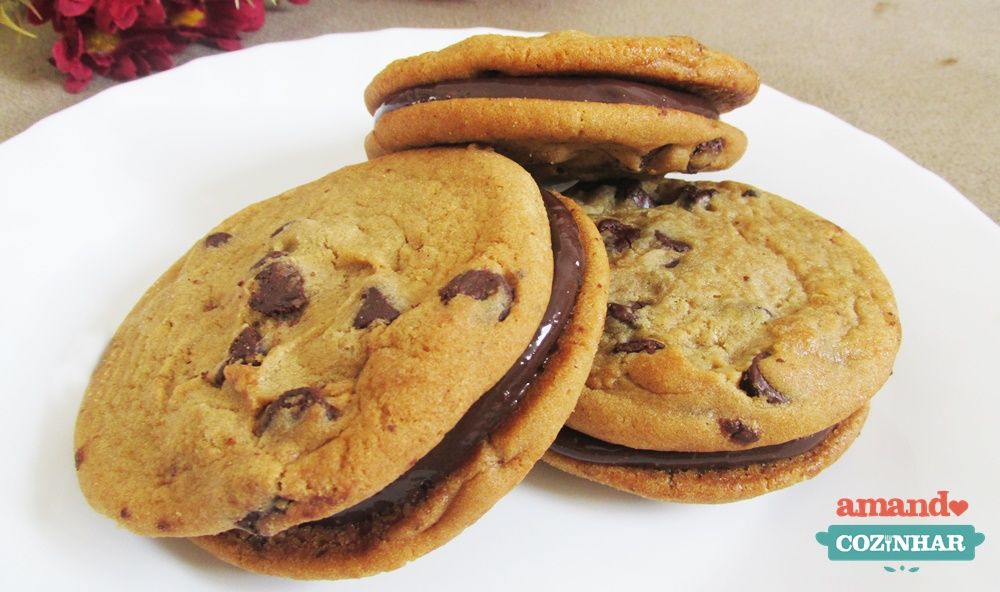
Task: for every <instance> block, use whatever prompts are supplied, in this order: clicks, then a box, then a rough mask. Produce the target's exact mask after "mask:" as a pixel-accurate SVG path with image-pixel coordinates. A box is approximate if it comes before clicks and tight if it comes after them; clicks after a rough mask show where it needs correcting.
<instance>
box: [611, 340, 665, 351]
mask: <svg viewBox="0 0 1000 592" xmlns="http://www.w3.org/2000/svg"><path fill="white" fill-rule="evenodd" d="M664 347H666V346H665V345H663V344H662V343H661V342H659V341H657V340H655V339H633V340H632V341H626V342H624V343H616V344H615V346H614V348H612V349H611V353H614V354H635V353H639V352H643V353H647V354H651V353H653V352H655V351H656V350H658V349H663V348H664Z"/></svg>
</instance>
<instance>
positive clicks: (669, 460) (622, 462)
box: [549, 426, 837, 470]
mask: <svg viewBox="0 0 1000 592" xmlns="http://www.w3.org/2000/svg"><path fill="white" fill-rule="evenodd" d="M835 427H837V426H831V427H829V428H826V429H825V430H821V431H819V432H816V433H815V434H811V435H809V436H805V437H803V438H797V439H795V440H790V441H788V442H782V443H781V444H774V445H772V446H760V447H758V448H749V449H746V450H735V451H730V450H725V451H719V452H675V451H667V452H665V451H660V450H643V449H639V448H629V447H627V446H622V445H620V444H612V443H611V442H605V441H604V440H598V439H597V438H594V437H593V436H588V435H587V434H584V433H581V432H578V431H576V430H574V429H571V428H563V429H562V430H561V431H560V432H559V436H558V437H557V438H556V441H555V442H554V443H553V444H552V447H551V448H550V449H549V450H551V451H552V452H555V453H557V454H561V455H563V456H565V457H567V458H572V459H574V460H580V461H583V462H589V463H594V464H600V465H617V466H627V467H640V468H649V469H666V470H684V469H729V468H734V467H745V466H747V465H752V464H756V463H765V462H772V461H776V460H781V459H785V458H791V457H793V456H798V455H800V454H802V453H804V452H808V451H810V450H812V449H813V448H815V447H816V446H818V445H819V444H820V443H822V442H823V440H825V439H826V437H827V436H829V435H830V432H832V431H833V429H834V428H835Z"/></svg>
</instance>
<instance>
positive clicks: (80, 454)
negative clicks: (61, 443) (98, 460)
mask: <svg viewBox="0 0 1000 592" xmlns="http://www.w3.org/2000/svg"><path fill="white" fill-rule="evenodd" d="M73 460H74V462H75V463H76V468H77V469H79V468H80V465H82V464H83V461H85V460H87V453H86V452H84V450H83V446H81V447H79V448H77V449H76V454H74V455H73Z"/></svg>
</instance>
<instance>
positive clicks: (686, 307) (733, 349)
mask: <svg viewBox="0 0 1000 592" xmlns="http://www.w3.org/2000/svg"><path fill="white" fill-rule="evenodd" d="M567 193H568V194H572V195H573V196H574V197H575V198H577V199H579V200H581V202H582V203H583V204H585V206H584V207H585V208H586V209H587V211H588V213H589V214H590V215H591V217H592V219H593V220H594V222H595V223H596V225H597V228H598V229H599V230H600V232H601V234H602V235H603V237H604V241H605V245H606V248H607V252H608V257H609V260H610V265H611V288H610V294H609V304H608V314H607V320H606V324H605V328H604V335H603V337H602V338H601V344H600V347H599V348H598V353H597V357H596V359H595V361H594V365H593V367H592V369H591V372H590V376H589V377H588V379H587V386H586V387H585V388H584V391H583V393H582V394H581V396H580V400H579V403H578V404H577V407H576V410H575V411H574V413H573V415H572V416H571V417H570V419H569V421H568V422H567V426H566V428H564V429H563V431H562V432H561V433H560V435H559V437H558V438H557V439H556V442H555V444H554V445H553V447H552V448H551V450H550V452H549V453H548V454H547V455H546V456H545V461H546V462H548V463H549V464H551V465H553V466H555V467H558V468H560V469H562V470H564V471H567V472H569V473H572V474H575V475H578V476H581V477H585V478H587V479H590V480H593V481H596V482H599V483H604V484H606V485H610V486H612V487H615V488H618V489H622V490H625V491H629V492H632V493H635V494H638V495H641V496H645V497H649V498H655V499H663V500H677V501H684V502H727V501H733V500H738V499H743V498H748V497H753V496H757V495H760V494H763V493H767V492H769V491H773V490H776V489H780V488H783V487H786V486H789V485H791V484H794V483H796V482H799V481H802V480H804V479H808V478H811V477H813V476H815V475H816V474H817V473H819V472H820V471H821V470H823V469H824V468H825V467H827V466H829V465H830V464H831V463H833V462H834V461H835V460H836V459H837V458H838V457H839V456H840V455H841V454H843V452H844V451H845V450H846V449H847V448H848V446H850V444H851V443H852V442H853V441H854V439H855V438H856V437H857V436H858V433H859V432H860V430H861V427H862V425H863V424H864V421H865V417H866V415H867V413H868V402H869V400H870V399H871V398H872V396H873V395H875V393H876V392H877V391H878V390H879V388H880V387H881V386H882V384H883V383H884V382H885V381H886V379H887V378H888V377H889V375H890V373H891V371H892V365H893V361H894V358H895V355H896V352H897V350H898V348H899V342H900V324H899V319H898V316H897V310H896V304H895V301H894V298H893V294H892V290H891V288H890V286H889V283H888V282H887V280H886V278H885V276H884V275H883V274H882V272H881V271H880V269H879V267H878V265H877V264H876V262H875V261H874V260H873V259H872V257H871V255H869V253H868V252H867V251H866V250H865V248H864V247H863V246H862V245H861V244H859V243H858V242H857V241H856V240H855V239H854V238H852V237H851V236H850V235H849V234H848V233H847V232H846V231H844V230H843V229H842V228H840V227H838V226H837V225H835V224H833V223H832V222H829V221H827V220H825V219H823V218H821V217H820V216H817V215H816V214H813V213H812V212H810V211H808V210H806V209H805V208H802V207H800V206H797V205H795V204H793V203H791V202H789V201H786V200H784V199H782V198H780V197H778V196H776V195H772V194H770V193H767V192H765V191H762V190H760V189H756V188H754V187H750V186H748V185H743V184H740V183H733V182H724V183H711V182H694V183H689V182H686V181H681V180H669V179H668V180H660V181H647V182H641V183H640V182H636V181H628V180H626V181H622V182H616V183H592V184H580V185H578V186H576V187H575V188H573V189H571V190H569V191H568V192H567Z"/></svg>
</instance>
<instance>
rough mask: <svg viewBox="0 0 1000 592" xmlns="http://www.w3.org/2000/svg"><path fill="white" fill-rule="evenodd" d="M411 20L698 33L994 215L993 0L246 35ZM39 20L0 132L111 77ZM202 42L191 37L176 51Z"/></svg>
mask: <svg viewBox="0 0 1000 592" xmlns="http://www.w3.org/2000/svg"><path fill="white" fill-rule="evenodd" d="M261 1H263V0H261ZM403 26H405V27H471V26H494V27H501V28H509V29H520V30H528V31H544V30H556V29H569V28H572V29H580V30H584V31H588V32H591V33H595V34H608V35H627V34H643V35H665V34H686V35H692V36H694V37H697V38H698V39H699V40H701V41H702V42H704V43H705V44H707V45H709V46H711V47H713V48H716V49H720V50H723V51H728V52H730V53H733V54H735V55H737V56H739V57H741V58H742V59H744V60H746V61H747V62H749V63H750V64H752V65H753V66H755V67H756V68H757V70H758V71H759V72H760V74H761V79H762V80H763V81H764V82H765V83H767V84H769V85H771V86H773V87H775V88H777V89H779V90H781V91H783V92H786V93H788V94H790V95H792V96H795V97H797V98H799V99H802V100H804V101H807V102H809V103H813V104H815V105H818V106H820V107H822V108H824V109H826V110H828V111H830V112H832V113H834V114H835V115H837V116H839V117H841V118H842V119H845V120H847V121H848V122H850V123H852V124H854V125H856V126H857V127H859V128H861V129H863V130H865V131H868V132H870V133H872V134H875V135H877V136H879V137H881V138H883V139H885V140H886V141H888V142H889V143H890V144H892V145H893V146H895V147H896V148H898V149H899V150H901V151H902V152H904V153H905V154H907V155H909V156H910V157H911V158H912V159H914V160H915V161H917V162H918V163H920V164H922V165H924V166H925V167H927V168H929V169H931V170H933V171H934V172H936V173H938V174H939V175H941V176H943V177H944V178H945V179H947V180H948V181H949V182H951V183H952V184H953V185H954V186H955V187H957V188H958V189H959V190H960V191H961V192H962V193H964V194H965V195H966V196H967V197H968V198H969V199H970V200H972V201H973V202H974V203H975V204H976V205H977V206H979V208H981V209H982V210H984V211H985V212H986V213H987V214H988V215H990V216H991V217H992V218H993V220H995V221H997V220H1000V190H998V189H997V188H998V187H1000V166H997V165H996V164H995V161H996V155H997V154H1000V108H998V106H997V105H998V100H997V96H996V95H997V93H998V89H1000V4H998V3H997V2H996V1H995V0H970V1H964V2H963V1H958V2H935V1H933V0H914V1H910V2H907V1H904V0H898V1H895V2H890V1H879V2H876V1H873V0H867V1H864V2H860V1H850V2H836V1H832V0H831V1H816V2H795V1H791V0H786V1H781V2H776V1H771V2H768V1H762V0H756V1H752V0H740V1H730V2H722V1H712V0H702V1H700V2H677V1H652V0H650V1H645V2H643V1H639V0H619V1H617V2H597V1H594V0H574V1H572V2H570V1H551V2H544V1H529V0H513V1H510V2H497V1H492V0H468V1H462V0H437V1H432V0H355V1H350V0H348V1H339V0H312V3H311V4H310V5H308V6H291V5H288V4H284V5H283V7H282V8H279V9H277V10H273V11H271V12H270V14H269V15H268V21H267V24H266V25H265V26H264V28H263V29H262V30H261V31H259V32H257V33H253V34H250V35H247V37H246V45H248V46H249V45H257V44H260V43H267V42H270V41H278V40H287V39H300V38H305V37H312V36H315V35H320V34H323V33H331V32H340V31H359V30H369V29H380V28H385V27H403ZM39 32H40V33H41V34H40V35H39V39H38V40H37V41H31V40H26V39H17V38H15V36H14V35H8V34H6V33H4V34H0V140H4V139H7V138H9V137H11V136H13V135H14V134H17V133H18V132H20V131H22V130H24V129H26V128H27V127H28V126H30V125H31V124H32V123H34V122H35V121H37V120H39V119H41V118H42V117H45V116H46V115H48V114H50V113H53V112H55V111H58V110H60V109H63V108H65V107H67V106H69V105H72V104H74V103H76V102H78V101H81V100H83V99H85V98H87V97H88V96H91V95H93V94H94V93H96V92H100V90H102V89H104V88H107V87H108V86H110V85H111V84H112V83H110V82H108V81H105V80H101V79H98V80H97V81H95V83H94V84H92V85H91V87H90V89H88V90H87V91H86V92H83V93H80V94H78V95H69V94H66V93H65V92H64V91H63V90H62V86H61V76H60V75H59V73H58V72H56V71H55V69H54V68H52V67H51V66H50V65H49V64H48V62H47V61H46V58H47V56H48V53H49V48H50V46H51V44H52V40H53V39H54V37H53V35H52V34H51V32H48V31H46V30H45V29H40V30H39ZM208 53H211V52H210V51H209V50H207V49H206V48H201V47H196V48H191V49H189V50H188V51H187V52H185V53H184V54H183V55H182V57H181V58H180V61H183V60H185V59H190V58H192V57H196V56H199V55H206V54H208ZM844 174H850V171H844Z"/></svg>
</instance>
